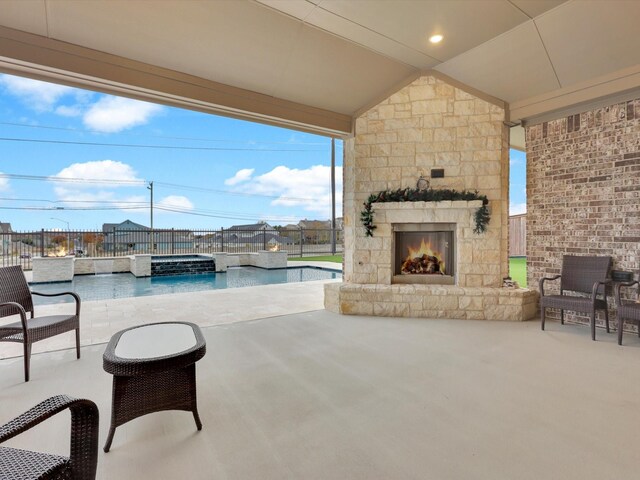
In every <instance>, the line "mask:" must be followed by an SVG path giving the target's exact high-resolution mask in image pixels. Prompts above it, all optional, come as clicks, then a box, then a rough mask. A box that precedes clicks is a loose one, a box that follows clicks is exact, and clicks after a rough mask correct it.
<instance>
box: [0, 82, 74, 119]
mask: <svg viewBox="0 0 640 480" xmlns="http://www.w3.org/2000/svg"><path fill="white" fill-rule="evenodd" d="M0 85H1V86H3V87H4V88H5V90H6V91H7V92H8V93H9V94H11V95H14V96H16V97H19V98H20V99H22V100H23V101H24V102H25V103H26V104H27V105H29V107H31V108H33V109H34V110H36V111H38V112H45V111H49V110H51V109H52V108H53V106H54V105H55V103H56V102H57V101H58V100H59V99H60V98H62V97H63V96H65V95H68V94H72V93H76V92H78V90H77V89H75V88H71V87H65V86H64V85H57V84H55V83H47V82H41V81H39V80H32V79H30V78H24V77H14V76H13V75H0Z"/></svg>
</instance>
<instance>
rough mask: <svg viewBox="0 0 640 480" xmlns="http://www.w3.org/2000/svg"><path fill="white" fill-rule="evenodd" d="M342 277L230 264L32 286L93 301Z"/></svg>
mask: <svg viewBox="0 0 640 480" xmlns="http://www.w3.org/2000/svg"><path fill="white" fill-rule="evenodd" d="M341 277H342V272H340V271H338V270H329V269H324V268H317V267H291V268H278V269H273V270H266V269H263V268H257V267H230V268H229V269H228V270H227V271H226V272H222V273H204V274H198V275H172V276H161V277H144V278H137V277H134V276H133V275H131V274H130V273H114V274H110V275H77V276H75V277H73V281H71V282H56V283H43V284H36V285H33V286H32V290H34V291H36V292H42V293H54V292H66V291H74V292H76V293H77V294H78V295H80V298H81V299H82V300H84V301H90V300H107V299H113V298H126V297H142V296H147V295H164V294H168V293H185V292H199V291H203V290H217V289H222V288H239V287H251V286H255V285H269V284H274V283H293V282H309V281H313V280H328V279H332V278H341ZM67 297H68V296H67ZM66 301H70V298H64V297H53V298H46V297H38V296H34V302H35V304H36V305H44V304H49V303H62V302H66Z"/></svg>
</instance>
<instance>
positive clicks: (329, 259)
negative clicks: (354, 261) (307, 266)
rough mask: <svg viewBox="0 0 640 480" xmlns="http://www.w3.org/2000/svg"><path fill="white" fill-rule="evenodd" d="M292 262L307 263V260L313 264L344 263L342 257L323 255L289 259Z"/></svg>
mask: <svg viewBox="0 0 640 480" xmlns="http://www.w3.org/2000/svg"><path fill="white" fill-rule="evenodd" d="M289 260H291V261H292V262H306V261H307V260H309V261H312V262H334V263H342V255H323V256H319V257H296V258H289Z"/></svg>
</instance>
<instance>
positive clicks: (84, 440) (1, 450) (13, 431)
mask: <svg viewBox="0 0 640 480" xmlns="http://www.w3.org/2000/svg"><path fill="white" fill-rule="evenodd" d="M67 408H68V409H69V410H70V411H71V449H70V455H69V457H62V456H60V455H51V454H47V453H38V452H31V451H28V450H20V449H17V448H9V447H0V478H2V479H3V480H14V479H15V480H17V479H34V480H35V479H38V480H40V479H43V480H44V479H56V480H62V479H70V480H94V479H95V478H96V468H97V466H98V423H99V419H98V407H96V404H95V403H93V402H92V401H90V400H77V399H75V398H71V397H67V396H66V395H58V396H55V397H51V398H49V399H47V400H45V401H44V402H41V403H39V404H38V405H36V406H35V407H33V408H31V409H30V410H28V411H27V412H25V413H23V414H22V415H20V416H19V417H17V418H15V419H13V420H11V421H10V422H9V423H7V424H6V425H3V426H1V427H0V443H3V442H5V441H6V440H8V439H10V438H12V437H15V436H16V435H18V434H20V433H22V432H24V431H26V430H29V429H30V428H31V427H34V426H35V425H38V424H39V423H41V422H43V421H44V420H46V419H47V418H50V417H52V416H54V415H55V414H57V413H59V412H61V411H63V410H66V409H67Z"/></svg>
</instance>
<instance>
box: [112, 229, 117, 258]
mask: <svg viewBox="0 0 640 480" xmlns="http://www.w3.org/2000/svg"><path fill="white" fill-rule="evenodd" d="M112 234H113V252H112V253H113V256H114V257H115V256H116V227H113V232H112Z"/></svg>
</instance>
